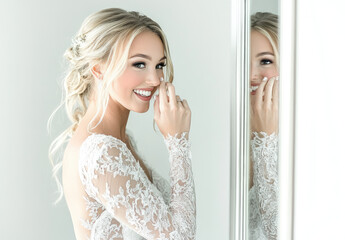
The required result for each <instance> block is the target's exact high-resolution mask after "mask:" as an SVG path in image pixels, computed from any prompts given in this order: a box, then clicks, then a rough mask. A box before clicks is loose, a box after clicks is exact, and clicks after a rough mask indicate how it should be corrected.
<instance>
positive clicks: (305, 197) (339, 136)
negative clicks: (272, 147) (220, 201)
mask: <svg viewBox="0 0 345 240" xmlns="http://www.w3.org/2000/svg"><path fill="white" fill-rule="evenodd" d="M344 10H345V4H344V3H343V2H342V1H337V0H330V1H327V2H325V1H322V0H317V1H315V0H314V1H310V0H303V1H297V42H296V45H297V52H296V56H297V62H296V70H297V76H296V90H297V95H296V99H297V105H296V109H297V111H296V142H295V144H296V158H295V159H296V160H295V161H296V162H295V224H294V228H295V234H294V235H295V238H294V239H296V240H300V239H344V230H343V229H344V215H345V204H344V203H345V194H344V183H345V174H344V169H345V156H344V148H345V140H344V136H345V128H344V124H345V114H344V89H345V77H344V73H343V71H344V56H345V45H344V43H345V35H344V17H343V16H344ZM282 11H283V9H282ZM282 91H284V89H282Z"/></svg>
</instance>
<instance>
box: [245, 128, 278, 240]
mask: <svg viewBox="0 0 345 240" xmlns="http://www.w3.org/2000/svg"><path fill="white" fill-rule="evenodd" d="M253 134H254V138H253V139H252V140H251V144H250V145H251V159H252V164H253V171H254V174H253V182H254V184H253V187H252V188H251V189H250V190H249V239H251V240H266V239H270V240H271V239H277V215H278V203H277V198H278V136H277V135H276V134H275V133H273V134H272V135H267V134H266V133H264V132H260V134H259V133H257V132H254V133H253Z"/></svg>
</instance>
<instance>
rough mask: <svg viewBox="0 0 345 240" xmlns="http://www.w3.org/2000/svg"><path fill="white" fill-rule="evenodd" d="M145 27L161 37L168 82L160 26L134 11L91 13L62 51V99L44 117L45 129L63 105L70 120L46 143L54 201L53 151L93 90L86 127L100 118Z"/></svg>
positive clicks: (56, 165)
mask: <svg viewBox="0 0 345 240" xmlns="http://www.w3.org/2000/svg"><path fill="white" fill-rule="evenodd" d="M145 31H151V32H153V33H155V34H157V36H158V37H159V38H160V39H161V41H162V43H163V48H164V55H165V57H166V68H165V71H164V76H165V79H167V80H168V81H169V82H172V81H173V65H172V61H171V57H170V52H169V46H168V42H167V39H166V36H165V34H164V32H163V30H162V29H161V27H160V26H159V25H158V24H157V23H156V22H155V21H153V20H152V19H150V18H149V17H147V16H145V15H142V14H140V13H138V12H135V11H126V10H123V9H119V8H109V9H104V10H101V11H99V12H96V13H94V14H91V15H90V16H88V17H87V18H86V19H85V20H84V21H83V23H82V26H81V28H80V29H79V31H78V32H77V34H76V36H75V37H74V39H73V40H72V45H71V47H69V48H68V49H67V50H66V51H65V54H64V57H65V58H66V59H67V60H68V70H67V73H66V76H65V77H64V79H63V86H64V89H63V94H62V100H61V103H60V105H59V106H58V107H57V108H56V109H55V110H54V112H53V113H52V114H51V116H50V117H49V120H48V131H50V129H51V122H52V119H53V117H54V115H55V114H56V112H57V111H58V110H59V109H60V108H61V107H62V106H65V110H66V113H67V116H68V118H69V120H70V121H71V125H70V126H69V127H68V128H67V129H66V130H64V131H63V132H62V133H61V134H60V135H59V136H58V137H57V138H56V139H55V140H54V141H53V142H52V143H51V145H50V147H49V159H50V161H51V163H52V165H53V178H54V179H55V181H56V183H57V186H58V192H59V197H58V199H57V200H56V201H55V204H56V203H58V202H59V201H60V200H61V199H62V197H63V187H62V184H61V183H60V180H59V178H58V172H59V169H60V168H61V167H62V156H61V154H60V156H58V155H57V153H58V152H59V150H62V148H63V146H64V145H65V144H66V143H68V142H69V140H70V139H71V137H72V136H73V134H74V132H75V130H76V129H77V127H78V126H79V123H80V121H81V119H82V118H83V117H84V115H85V113H86V111H87V109H88V106H89V102H90V97H91V96H92V94H93V92H94V91H97V96H98V98H97V113H96V114H95V116H94V117H93V118H92V120H91V121H90V122H89V124H88V126H87V131H88V132H89V133H91V131H92V129H94V128H96V127H97V126H98V124H99V123H100V122H101V121H102V120H103V117H104V114H105V111H106V109H107V105H108V100H109V89H110V86H111V85H112V82H113V81H114V80H116V79H117V78H118V77H119V76H121V74H122V73H123V71H124V70H125V68H126V66H127V59H128V54H129V49H130V46H131V44H132V42H133V40H134V38H135V37H136V36H138V35H139V34H140V33H142V32H145ZM97 64H100V65H102V66H104V67H105V68H104V69H105V70H104V72H102V81H99V85H98V84H97V83H96V81H95V80H96V78H97V76H94V74H93V73H92V72H91V69H92V68H93V67H94V66H96V65H97ZM96 85H97V86H96ZM101 111H102V112H101ZM100 113H101V118H100V120H99V121H98V123H97V124H96V125H95V126H92V125H93V124H94V120H95V119H96V117H97V116H98V115H99V114H100ZM60 153H61V152H60Z"/></svg>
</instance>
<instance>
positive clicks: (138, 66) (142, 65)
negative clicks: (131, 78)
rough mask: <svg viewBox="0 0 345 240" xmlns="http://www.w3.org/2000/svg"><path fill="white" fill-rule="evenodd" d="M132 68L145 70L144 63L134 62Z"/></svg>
mask: <svg viewBox="0 0 345 240" xmlns="http://www.w3.org/2000/svg"><path fill="white" fill-rule="evenodd" d="M132 66H133V67H136V68H140V69H143V68H145V63H144V62H136V63H133V65H132Z"/></svg>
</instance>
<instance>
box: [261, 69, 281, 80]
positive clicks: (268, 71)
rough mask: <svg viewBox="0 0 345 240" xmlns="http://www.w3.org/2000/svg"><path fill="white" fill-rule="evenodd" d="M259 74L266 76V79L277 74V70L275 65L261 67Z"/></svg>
mask: <svg viewBox="0 0 345 240" xmlns="http://www.w3.org/2000/svg"><path fill="white" fill-rule="evenodd" d="M261 75H262V76H265V77H267V78H268V79H270V78H272V77H276V76H278V71H277V69H276V68H275V67H272V68H267V69H262V70H261Z"/></svg>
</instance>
